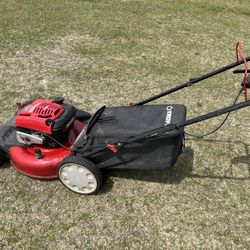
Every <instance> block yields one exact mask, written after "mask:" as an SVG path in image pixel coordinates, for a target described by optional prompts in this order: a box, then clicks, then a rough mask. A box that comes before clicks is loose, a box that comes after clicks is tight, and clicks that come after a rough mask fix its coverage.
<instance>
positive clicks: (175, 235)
mask: <svg viewBox="0 0 250 250" xmlns="http://www.w3.org/2000/svg"><path fill="white" fill-rule="evenodd" d="M249 16H250V7H249V4H248V1H247V0H241V1H240V0H234V1H232V0H228V1H226V2H225V1H222V0H217V1H215V0H202V1H201V0H186V1H184V0H178V1H171V0H168V1H163V0H153V1H149V0H141V1H133V0H130V1H129V0H123V1H122V0H116V1H115V0H107V1H95V0H86V1H84V0H72V1H65V0H60V1H59V0H54V1H41V0H40V1H37V0H33V1H30V0H20V1H14V0H8V1H7V0H3V1H1V2H0V49H1V50H0V51H1V53H0V85H1V89H0V94H1V96H2V98H1V106H0V112H1V118H0V120H1V122H4V121H5V120H6V119H8V117H9V116H10V114H12V113H13V112H14V111H15V103H16V101H18V100H22V99H30V98H34V97H37V96H43V97H45V98H49V97H53V96H60V95H61V96H64V97H65V98H66V100H67V101H69V102H73V103H74V104H76V105H78V106H79V107H80V108H82V109H84V110H87V111H90V112H93V111H95V110H96V109H97V108H98V107H100V106H101V105H103V104H106V105H108V106H116V105H124V104H125V105H126V104H129V103H130V102H131V101H137V100H138V101H139V100H141V99H143V98H146V97H148V96H150V95H153V94H156V93H158V92H160V91H162V90H165V89H167V88H169V87H171V86H174V85H175V83H176V82H181V81H183V80H185V79H188V78H190V77H194V76H198V75H200V74H202V73H203V72H207V71H209V70H212V69H215V68H217V67H220V66H223V65H225V64H227V63H229V62H231V61H234V60H235V58H234V45H235V43H236V41H238V40H244V41H245V42H246V47H247V49H248V51H246V54H248V55H249V49H250V48H249V45H250V44H249V41H250V35H249V30H248V26H249V21H248V20H249ZM240 81H241V78H240V77H239V76H235V75H233V74H232V73H231V72H228V73H226V74H224V75H221V76H219V77H217V78H213V79H211V80H208V81H206V82H204V83H200V84H198V85H196V86H194V87H192V90H191V89H185V90H183V91H182V92H180V93H178V94H173V95H171V96H169V97H166V98H163V99H160V100H158V101H157V103H167V102H168V103H183V104H185V105H186V106H187V107H188V117H193V116H195V115H198V114H201V113H205V112H208V111H211V110H214V109H217V108H219V107H223V106H225V105H227V104H230V103H231V102H232V100H233V98H234V96H235V94H236V91H238V86H239V82H240ZM221 119H222V118H218V119H212V120H210V121H209V122H204V123H202V124H199V125H194V126H192V127H190V128H187V131H189V132H195V133H203V132H204V131H209V130H211V129H212V128H214V127H215V126H216V125H217V124H219V121H220V120H221ZM248 124H250V119H249V110H248V109H245V110H241V111H239V112H237V113H234V114H233V115H232V116H230V119H229V121H228V122H227V123H226V125H225V126H224V127H223V129H222V130H220V131H219V132H218V133H217V134H215V135H212V136H210V137H208V138H206V139H200V140H196V139H188V140H187V142H186V144H187V149H186V152H185V153H184V154H183V155H182V156H181V157H180V159H179V160H178V162H177V164H176V166H175V167H174V168H173V169H170V170H166V171H163V172H161V171H155V172H151V173H148V172H139V171H138V172H137V171H134V172H133V171H110V172H109V173H107V177H106V179H105V183H104V186H103V188H102V190H101V192H100V194H99V195H97V196H88V197H85V196H84V197H83V196H79V195H76V194H74V193H71V192H69V191H67V190H66V189H65V188H64V187H63V186H62V185H61V184H60V183H59V182H58V181H55V182H44V181H36V180H33V179H29V178H27V177H25V176H23V175H20V174H19V173H17V172H15V171H14V170H13V168H10V167H9V164H7V165H5V167H4V168H1V175H0V195H1V207H0V248H2V249H43V248H46V249H76V248H80V249H249V247H250V238H249V230H250V224H249V210H250V207H249V204H250V202H249V188H250V185H249V162H250V158H249V139H250V133H248V129H249V128H248V127H249V126H248Z"/></svg>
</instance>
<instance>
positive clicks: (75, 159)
mask: <svg viewBox="0 0 250 250" xmlns="http://www.w3.org/2000/svg"><path fill="white" fill-rule="evenodd" d="M57 173H58V177H59V180H60V181H61V183H62V184H63V185H64V186H66V187H67V188H68V189H69V190H71V191H73V192H75V193H78V194H85V195H90V194H96V193H97V192H98V190H99V189H100V187H101V185H102V182H103V177H102V174H101V171H100V169H99V168H97V167H96V166H95V164H94V163H93V162H91V161H90V160H88V159H86V158H83V157H79V156H69V157H66V158H64V160H63V161H62V162H61V163H60V164H59V166H58V171H57Z"/></svg>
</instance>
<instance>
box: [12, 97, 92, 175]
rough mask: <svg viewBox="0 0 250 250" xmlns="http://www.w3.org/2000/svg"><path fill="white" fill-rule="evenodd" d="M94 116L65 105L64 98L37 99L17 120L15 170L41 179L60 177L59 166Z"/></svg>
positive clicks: (13, 148) (26, 106)
mask: <svg viewBox="0 0 250 250" xmlns="http://www.w3.org/2000/svg"><path fill="white" fill-rule="evenodd" d="M89 118H90V114H88V113H86V112H84V111H81V110H77V109H76V108H75V107H74V106H72V105H69V104H64V103H63V98H56V99H55V100H36V101H33V102H31V103H29V104H27V105H25V106H24V107H22V108H21V109H20V111H19V112H18V113H17V115H16V117H15V127H16V140H17V142H18V146H13V147H11V148H10V150H9V156H10V160H11V163H12V165H13V166H14V168H15V169H16V170H17V171H19V172H21V173H23V174H25V175H28V176H30V177H33V178H38V179H54V178H57V167H58V164H59V163H60V162H61V161H62V160H63V158H65V157H66V156H69V154H70V148H71V146H72V144H73V143H74V141H75V140H76V138H77V136H78V135H79V134H80V132H81V131H82V130H83V128H84V127H85V121H86V120H88V119H89Z"/></svg>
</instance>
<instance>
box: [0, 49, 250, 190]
mask: <svg viewBox="0 0 250 250" xmlns="http://www.w3.org/2000/svg"><path fill="white" fill-rule="evenodd" d="M237 55H238V53H237ZM240 55H241V59H240V60H239V59H238V58H237V61H236V62H235V63H232V64H229V65H227V66H225V67H222V68H220V69H217V70H215V71H212V72H210V73H208V74H205V75H203V76H200V77H196V78H193V79H190V80H188V81H187V82H185V83H182V84H180V85H177V86H176V87H174V88H172V89H170V90H167V91H165V92H162V93H160V94H158V95H156V96H152V97H150V98H148V99H146V100H144V101H141V102H138V103H136V104H133V105H130V106H123V107H105V106H103V107H102V108H100V109H99V110H98V111H97V112H96V113H95V114H93V115H90V114H89V113H87V112H85V111H82V110H78V109H77V108H75V107H74V106H72V105H70V104H66V103H64V100H63V98H56V99H54V100H42V99H41V100H35V101H32V102H30V103H26V104H23V105H21V104H19V106H20V110H19V111H18V112H17V113H16V115H15V117H13V118H11V119H10V120H9V121H7V122H6V123H5V124H4V125H2V126H1V127H0V159H1V162H3V161H4V160H6V159H7V160H9V161H10V162H11V164H12V165H13V167H14V168H15V169H16V170H17V171H19V172H20V173H22V174H25V175H27V176H30V177H33V178H38V179H54V178H58V177H59V179H60V180H61V182H62V183H63V184H64V185H65V186H66V187H67V188H69V189H70V190H72V191H74V192H77V193H80V194H93V193H96V192H97V191H98V190H99V188H100V186H101V184H102V172H101V170H102V169H104V168H116V169H117V168H118V169H121V168H124V169H152V170H155V169H166V168H167V167H170V166H173V165H174V164H175V162H176V161H177V159H178V156H179V155H180V154H181V153H182V152H183V149H184V137H185V131H184V127H185V126H189V125H191V124H194V123H197V122H201V121H204V120H207V119H210V118H213V117H216V116H220V115H223V114H226V113H227V114H230V112H232V111H235V110H238V109H241V108H244V107H247V106H250V100H247V88H249V87H250V76H248V73H249V70H248V64H247V62H248V61H250V57H244V56H243V55H242V53H240ZM242 64H245V69H244V70H235V71H234V73H244V79H243V83H242V88H241V91H240V93H241V92H243V93H244V96H245V101H244V102H241V103H238V104H237V99H238V98H237V99H236V100H235V102H234V104H233V105H232V106H229V107H226V108H223V109H219V110H217V111H214V112H211V113H208V114H205V115H201V116H198V117H196V118H193V119H190V120H186V107H185V106H184V105H180V104H164V105H145V104H147V103H149V102H151V101H153V100H156V99H158V98H160V97H162V96H165V95H168V94H171V93H173V92H176V91H178V90H181V89H183V88H185V87H190V86H192V85H194V84H196V83H198V82H200V81H202V80H205V79H207V78H210V77H212V76H215V75H217V74H220V73H222V72H225V71H228V70H230V69H232V68H234V67H236V66H239V65H242ZM237 97H239V95H238V96H237ZM227 117H228V116H227ZM227 117H226V118H227Z"/></svg>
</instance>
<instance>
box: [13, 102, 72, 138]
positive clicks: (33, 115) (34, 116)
mask: <svg viewBox="0 0 250 250" xmlns="http://www.w3.org/2000/svg"><path fill="white" fill-rule="evenodd" d="M75 114H76V108H75V107H73V106H72V105H68V104H62V103H60V104H59V103H56V102H55V101H52V100H36V101H34V102H32V103H30V104H28V105H26V106H25V107H23V108H22V109H21V110H20V111H19V112H18V113H17V115H16V127H17V128H22V129H29V130H33V131H36V132H40V133H45V134H48V135H54V134H58V133H60V134H63V133H65V131H66V130H68V129H69V128H70V125H72V124H73V121H74V118H75Z"/></svg>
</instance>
